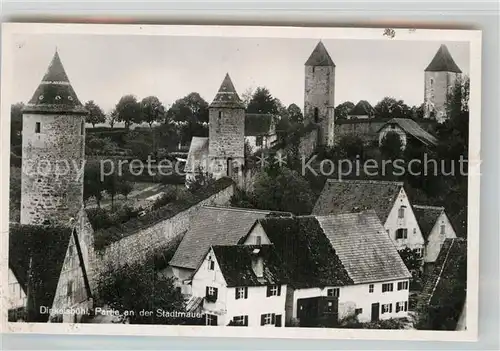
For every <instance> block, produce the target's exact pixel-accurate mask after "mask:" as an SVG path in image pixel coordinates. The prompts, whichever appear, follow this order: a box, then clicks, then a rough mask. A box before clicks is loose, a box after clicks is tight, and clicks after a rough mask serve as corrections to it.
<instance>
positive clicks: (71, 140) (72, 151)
mask: <svg viewBox="0 0 500 351" xmlns="http://www.w3.org/2000/svg"><path fill="white" fill-rule="evenodd" d="M86 114H87V111H86V110H85V108H84V107H83V106H82V104H81V103H80V101H79V100H78V97H77V96H76V94H75V91H74V90H73V88H72V86H71V84H70V82H69V79H68V76H67V75H66V72H65V70H64V67H63V65H62V62H61V59H60V58H59V54H58V53H57V51H56V53H55V54H54V57H53V59H52V62H51V63H50V66H49V68H48V70H47V72H46V73H45V76H44V77H43V79H42V82H41V83H40V85H39V86H38V88H37V89H36V91H35V93H34V95H33V97H32V98H31V100H30V101H29V102H28V104H27V105H26V107H25V108H24V110H23V132H22V147H23V151H22V152H23V155H22V179H21V224H61V225H68V223H69V221H70V219H71V218H74V219H76V218H77V215H78V212H79V211H80V210H81V209H82V207H83V166H84V158H85V115H86Z"/></svg>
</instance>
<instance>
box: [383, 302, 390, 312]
mask: <svg viewBox="0 0 500 351" xmlns="http://www.w3.org/2000/svg"><path fill="white" fill-rule="evenodd" d="M384 313H392V303H387V304H384V305H382V314H384Z"/></svg>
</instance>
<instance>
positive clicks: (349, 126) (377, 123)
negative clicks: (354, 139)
mask: <svg viewBox="0 0 500 351" xmlns="http://www.w3.org/2000/svg"><path fill="white" fill-rule="evenodd" d="M387 121H388V119H369V120H340V121H337V122H336V123H335V143H338V142H339V140H340V139H342V137H344V136H346V135H356V136H359V137H360V138H362V139H363V140H364V141H365V142H370V141H377V140H378V136H379V133H378V131H379V130H380V128H382V126H383V125H384V124H385V123H386V122H387Z"/></svg>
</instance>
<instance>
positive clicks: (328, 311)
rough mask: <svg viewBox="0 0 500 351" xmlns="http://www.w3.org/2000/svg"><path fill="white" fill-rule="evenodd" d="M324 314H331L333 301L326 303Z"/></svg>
mask: <svg viewBox="0 0 500 351" xmlns="http://www.w3.org/2000/svg"><path fill="white" fill-rule="evenodd" d="M325 312H326V313H333V301H328V302H327V303H326V308H325Z"/></svg>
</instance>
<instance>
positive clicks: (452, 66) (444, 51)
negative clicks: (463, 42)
mask: <svg viewBox="0 0 500 351" xmlns="http://www.w3.org/2000/svg"><path fill="white" fill-rule="evenodd" d="M425 71H426V72H455V73H462V71H461V70H460V68H459V67H458V66H457V64H456V63H455V61H454V60H453V57H451V54H450V52H449V51H448V48H447V47H446V45H444V44H442V45H441V46H440V47H439V50H438V51H437V53H436V55H435V56H434V58H433V59H432V61H431V63H430V64H429V66H427V68H426V69H425Z"/></svg>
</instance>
